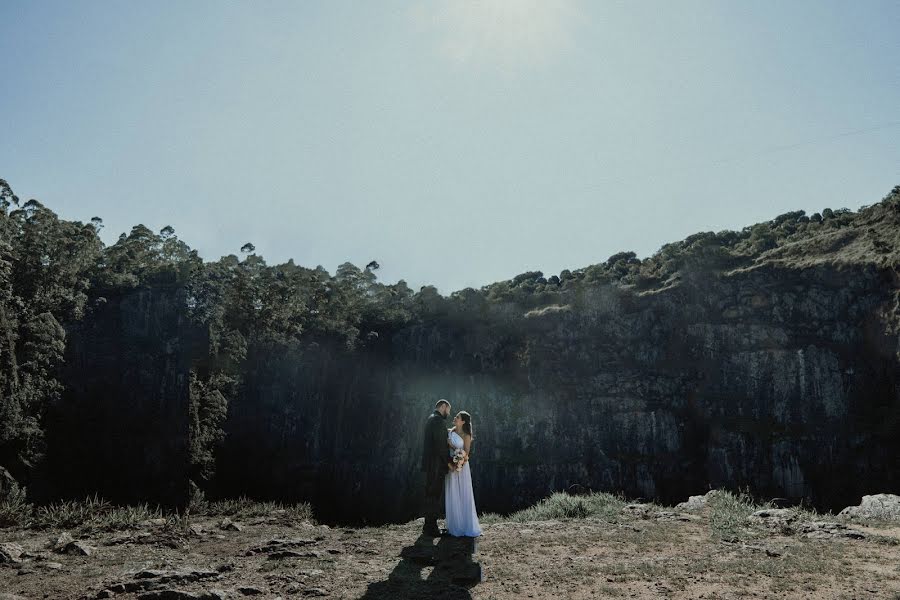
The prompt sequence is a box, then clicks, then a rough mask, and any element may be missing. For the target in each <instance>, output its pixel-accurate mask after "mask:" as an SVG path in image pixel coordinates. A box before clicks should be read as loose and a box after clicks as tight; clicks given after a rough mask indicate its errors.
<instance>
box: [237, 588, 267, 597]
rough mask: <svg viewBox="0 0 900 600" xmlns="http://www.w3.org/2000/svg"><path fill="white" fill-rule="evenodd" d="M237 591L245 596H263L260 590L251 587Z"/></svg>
mask: <svg viewBox="0 0 900 600" xmlns="http://www.w3.org/2000/svg"><path fill="white" fill-rule="evenodd" d="M237 590H238V591H239V592H240V593H242V594H243V595H245V596H261V595H262V594H265V592H264V591H262V590H261V589H259V588H256V587H252V586H244V587H239V588H238V589H237Z"/></svg>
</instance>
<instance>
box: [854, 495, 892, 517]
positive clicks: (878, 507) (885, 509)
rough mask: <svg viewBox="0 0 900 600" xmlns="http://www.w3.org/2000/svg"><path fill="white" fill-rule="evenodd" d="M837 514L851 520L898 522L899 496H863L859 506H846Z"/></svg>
mask: <svg viewBox="0 0 900 600" xmlns="http://www.w3.org/2000/svg"><path fill="white" fill-rule="evenodd" d="M839 514H840V515H841V516H845V517H849V518H851V519H854V518H855V519H884V520H887V521H900V496H897V495H894V494H873V495H871V496H863V498H862V502H860V503H859V506H848V507H847V508H845V509H844V510H842V511H841V512H840V513H839Z"/></svg>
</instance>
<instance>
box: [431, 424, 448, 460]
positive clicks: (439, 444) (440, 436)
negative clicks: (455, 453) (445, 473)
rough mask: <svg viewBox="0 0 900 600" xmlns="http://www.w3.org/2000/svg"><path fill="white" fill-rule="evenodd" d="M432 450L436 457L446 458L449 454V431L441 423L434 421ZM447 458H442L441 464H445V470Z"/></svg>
mask: <svg viewBox="0 0 900 600" xmlns="http://www.w3.org/2000/svg"><path fill="white" fill-rule="evenodd" d="M431 443H432V452H434V457H435V458H436V459H439V458H446V457H447V456H448V454H449V452H448V451H447V432H446V430H445V429H444V427H443V426H442V425H441V423H434V427H433V430H432V441H431ZM446 463H447V460H441V464H442V465H444V467H445V468H444V470H446V466H447V465H446Z"/></svg>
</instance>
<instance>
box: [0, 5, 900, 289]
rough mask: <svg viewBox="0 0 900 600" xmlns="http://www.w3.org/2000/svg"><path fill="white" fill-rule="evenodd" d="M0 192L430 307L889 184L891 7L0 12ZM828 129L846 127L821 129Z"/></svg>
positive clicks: (895, 86)
mask: <svg viewBox="0 0 900 600" xmlns="http://www.w3.org/2000/svg"><path fill="white" fill-rule="evenodd" d="M0 23H2V24H3V35H2V36H0V81H2V93H0V128H2V129H0V177H3V178H5V179H7V180H8V181H9V182H10V184H11V185H12V186H13V189H14V190H15V191H16V193H17V194H19V195H20V196H21V197H23V198H31V197H35V198H38V199H39V200H41V201H42V202H44V203H45V204H47V205H48V206H50V207H51V208H52V209H54V210H56V211H57V212H58V213H59V214H60V215H61V216H63V217H64V218H68V219H78V220H82V221H87V220H89V219H90V218H91V217H93V216H95V215H97V216H100V217H102V218H103V219H104V222H105V224H106V228H105V230H104V233H103V237H104V239H105V241H106V242H107V243H112V242H114V241H115V239H116V237H118V234H119V233H121V232H123V231H128V230H130V228H131V227H132V226H133V225H135V224H138V223H143V224H145V225H147V226H148V227H150V228H152V229H154V230H157V231H158V230H159V229H161V228H162V227H163V226H165V225H172V226H173V227H174V228H175V230H176V232H177V233H178V235H179V236H180V237H181V238H182V239H184V240H185V241H186V242H187V243H189V244H190V245H191V246H192V247H194V248H197V249H198V250H199V251H200V253H201V255H202V256H203V257H204V258H205V259H207V260H215V259H217V258H218V257H219V256H221V255H223V254H229V253H238V250H239V248H240V247H241V245H242V244H243V243H244V242H246V241H251V242H253V243H254V244H255V245H256V248H257V252H259V253H261V254H263V255H264V256H265V257H266V259H267V261H268V262H269V263H270V264H274V263H277V262H282V261H285V260H287V259H288V258H290V257H293V258H294V259H295V261H296V262H297V263H298V264H302V265H306V266H309V267H314V266H316V265H317V264H321V265H323V266H324V267H325V268H327V269H328V270H329V271H332V272H334V269H335V268H336V266H337V265H338V264H340V263H341V262H344V261H347V260H349V261H352V262H354V263H356V264H357V265H359V266H363V265H365V264H366V263H367V262H369V261H370V260H372V259H376V260H378V261H379V262H380V263H381V264H382V270H381V272H380V277H381V278H382V280H384V281H387V282H394V281H396V280H398V279H401V278H403V279H406V280H407V281H408V282H409V284H410V285H411V286H413V287H414V288H416V289H417V288H418V287H419V286H421V285H424V284H427V283H431V284H434V285H437V287H438V288H439V289H440V290H441V291H442V292H443V293H449V292H451V291H453V290H457V289H460V288H463V287H466V286H473V287H480V286H481V285H484V284H487V283H490V282H492V281H496V280H499V279H506V278H509V277H512V276H514V275H516V274H518V273H521V272H523V271H527V270H537V269H539V270H543V271H544V272H545V273H546V274H548V275H549V274H552V273H558V272H559V271H560V270H561V269H564V268H578V267H582V266H586V265H588V264H593V263H596V262H600V261H603V260H605V259H606V258H607V257H609V256H610V255H611V254H614V253H615V252H618V251H622V250H634V251H635V252H637V253H638V255H639V256H642V257H643V256H647V255H650V254H652V253H653V252H655V251H656V250H658V249H659V247H660V246H661V245H662V244H664V243H666V242H670V241H674V240H678V239H682V238H684V237H685V236H687V235H689V234H691V233H695V232H698V231H708V230H714V231H717V230H721V229H740V228H741V227H743V226H745V225H749V224H752V223H755V222H758V221H761V220H765V219H769V218H772V217H774V216H776V215H778V214H780V213H783V212H787V211H789V210H796V209H805V210H806V211H807V212H808V213H812V212H815V211H818V210H821V209H822V208H824V207H831V208H840V207H848V208H852V209H856V208H858V207H859V206H860V205H863V204H870V203H873V202H876V201H878V200H879V199H880V198H881V197H882V196H884V195H885V194H886V193H887V192H888V191H889V190H890V189H891V188H892V187H893V186H894V185H897V184H900V36H898V35H897V31H898V29H900V2H897V1H896V0H892V1H887V2H875V1H861V2H843V1H840V2H827V1H819V0H817V1H798V0H791V1H790V2H784V1H778V2H769V1H752V2H750V1H748V2H745V3H737V2H724V1H716V2H686V1H683V2H668V1H667V2H632V1H629V2H599V1H598V2H578V1H575V0H573V1H561V2H553V1H552V0H543V1H534V0H518V1H515V0H507V1H498V2H446V1H443V0H435V1H434V2H403V1H385V2H356V1H354V2H335V1H328V2H324V1H323V2H299V1H297V2H274V1H266V2H249V1H248V2H227V3H226V2H219V1H215V2H198V1H185V2H181V1H179V2H114V1H111V0H110V1H104V2H87V1H65V2H48V1H13V0H2V2H0ZM845 134H848V135H845Z"/></svg>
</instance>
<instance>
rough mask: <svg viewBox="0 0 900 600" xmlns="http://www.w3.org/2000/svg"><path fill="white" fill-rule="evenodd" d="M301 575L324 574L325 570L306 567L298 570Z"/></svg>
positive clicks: (316, 575) (313, 575) (314, 575)
mask: <svg viewBox="0 0 900 600" xmlns="http://www.w3.org/2000/svg"><path fill="white" fill-rule="evenodd" d="M297 574H298V575H300V576H301V577H318V576H320V575H324V574H325V571H323V570H321V569H304V570H301V571H298V572H297Z"/></svg>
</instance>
